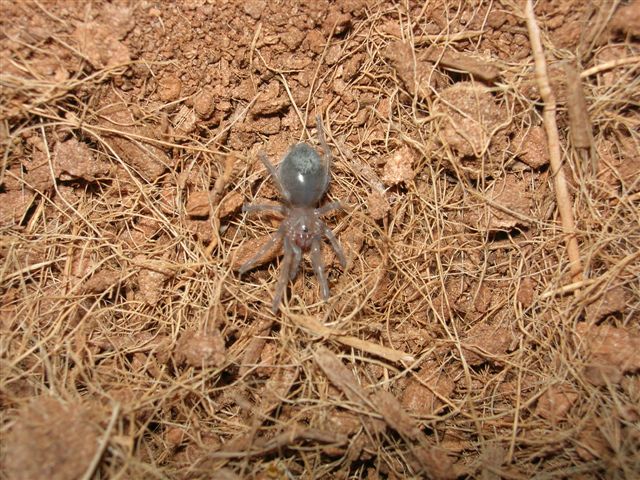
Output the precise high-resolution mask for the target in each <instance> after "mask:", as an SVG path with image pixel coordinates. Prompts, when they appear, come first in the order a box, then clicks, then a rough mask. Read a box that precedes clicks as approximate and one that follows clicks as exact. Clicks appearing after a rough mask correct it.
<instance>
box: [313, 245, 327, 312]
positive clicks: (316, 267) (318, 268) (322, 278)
mask: <svg viewBox="0 0 640 480" xmlns="http://www.w3.org/2000/svg"><path fill="white" fill-rule="evenodd" d="M311 265H313V271H314V272H315V274H316V277H318V281H319V282H320V290H321V291H322V299H323V300H325V301H326V300H328V299H329V284H328V283H327V275H326V273H325V271H324V264H323V263H322V242H320V238H319V237H316V238H314V239H313V241H312V242H311Z"/></svg>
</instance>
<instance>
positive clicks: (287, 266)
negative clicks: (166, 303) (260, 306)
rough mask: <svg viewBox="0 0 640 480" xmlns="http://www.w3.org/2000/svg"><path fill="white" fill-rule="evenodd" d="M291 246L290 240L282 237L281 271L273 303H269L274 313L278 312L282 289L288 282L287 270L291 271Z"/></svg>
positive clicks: (282, 294) (282, 293)
mask: <svg viewBox="0 0 640 480" xmlns="http://www.w3.org/2000/svg"><path fill="white" fill-rule="evenodd" d="M293 256H294V253H293V248H292V245H291V241H290V240H289V239H288V238H287V237H285V238H284V258H283V260H282V265H280V268H281V272H280V276H279V277H278V283H277V284H276V291H275V292H274V294H273V303H272V304H271V311H272V312H273V313H274V314H275V313H278V310H279V309H280V301H281V300H282V297H283V296H284V291H285V289H286V288H287V284H288V283H289V272H290V271H291V262H292V261H293Z"/></svg>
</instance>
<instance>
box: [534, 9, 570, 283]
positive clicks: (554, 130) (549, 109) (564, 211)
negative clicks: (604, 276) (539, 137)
mask: <svg viewBox="0 0 640 480" xmlns="http://www.w3.org/2000/svg"><path fill="white" fill-rule="evenodd" d="M525 17H526V20H527V28H528V30H529V41H530V42H531V50H532V52H533V59H534V61H535V65H536V67H535V72H536V81H537V83H538V88H539V89H540V96H541V97H542V101H543V102H544V110H543V119H544V128H545V131H546V132H547V140H548V145H549V157H550V161H551V170H552V172H553V178H554V184H555V189H556V201H557V202H558V210H559V211H560V221H561V222H562V230H563V231H564V233H565V235H566V239H565V242H566V244H567V254H568V255H569V271H570V272H571V278H572V280H573V282H579V281H580V280H582V263H581V261H580V250H579V248H578V240H577V238H576V233H575V230H576V227H575V222H574V220H573V211H572V205H573V201H572V199H571V195H570V194H569V190H568V189H567V181H566V179H565V176H564V171H563V170H562V159H561V154H560V138H559V136H558V126H557V125H556V99H555V96H554V95H553V91H552V90H551V87H550V86H549V77H548V76H547V64H546V61H545V58H544V50H543V49H542V42H541V40H540V29H539V28H538V24H537V23H536V17H535V15H534V13H533V4H532V3H531V0H527V4H526V8H525ZM577 293H578V292H577Z"/></svg>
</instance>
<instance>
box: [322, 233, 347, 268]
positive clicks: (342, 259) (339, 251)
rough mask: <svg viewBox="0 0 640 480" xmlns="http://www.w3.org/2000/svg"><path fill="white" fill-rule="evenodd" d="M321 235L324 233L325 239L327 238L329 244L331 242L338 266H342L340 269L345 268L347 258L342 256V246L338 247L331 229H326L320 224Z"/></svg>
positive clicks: (338, 243) (338, 244)
mask: <svg viewBox="0 0 640 480" xmlns="http://www.w3.org/2000/svg"><path fill="white" fill-rule="evenodd" d="M322 233H324V235H325V237H327V238H328V239H329V242H331V246H332V247H333V251H334V252H336V255H337V256H338V261H339V262H340V265H342V268H346V267H347V257H345V255H344V250H343V249H342V245H340V242H339V241H338V239H337V238H336V236H335V235H334V233H333V232H332V231H331V229H330V228H329V227H327V226H326V225H325V224H324V223H323V224H322Z"/></svg>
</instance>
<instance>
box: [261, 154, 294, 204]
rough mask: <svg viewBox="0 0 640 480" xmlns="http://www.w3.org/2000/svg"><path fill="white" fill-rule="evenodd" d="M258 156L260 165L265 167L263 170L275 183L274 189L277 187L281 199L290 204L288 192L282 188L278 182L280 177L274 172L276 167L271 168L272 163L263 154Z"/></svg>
mask: <svg viewBox="0 0 640 480" xmlns="http://www.w3.org/2000/svg"><path fill="white" fill-rule="evenodd" d="M258 156H259V157H260V161H261V162H262V164H263V165H264V166H265V168H266V169H267V171H268V172H269V175H271V178H273V181H274V182H275V184H276V187H278V191H279V192H280V195H282V197H283V198H284V199H285V200H286V201H287V202H291V196H290V195H289V192H287V191H286V190H285V189H284V187H283V186H282V182H281V181H280V177H279V176H278V171H277V170H276V167H274V166H273V163H271V162H270V161H269V159H268V158H267V156H266V155H265V154H264V152H260V153H259V155H258Z"/></svg>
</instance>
